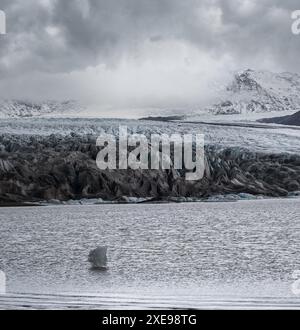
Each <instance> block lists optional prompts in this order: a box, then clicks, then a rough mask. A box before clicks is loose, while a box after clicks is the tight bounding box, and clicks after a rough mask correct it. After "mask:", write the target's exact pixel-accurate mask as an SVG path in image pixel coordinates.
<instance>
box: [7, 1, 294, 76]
mask: <svg viewBox="0 0 300 330" xmlns="http://www.w3.org/2000/svg"><path fill="white" fill-rule="evenodd" d="M0 9H3V10H4V11H5V12H6V14H7V21H8V34H7V36H5V37H0V38H1V39H0V80H1V79H2V80H3V79H8V78H9V79H12V77H16V78H17V77H18V76H21V75H24V74H27V73H35V74H38V73H39V72H40V73H42V74H45V73H48V74H63V73H69V72H71V71H80V70H84V69H86V68H87V67H93V66H97V65H99V64H103V65H105V66H106V67H107V68H108V70H114V69H116V68H117V67H118V64H119V62H120V61H121V60H122V59H124V57H125V58H126V57H131V58H134V57H135V56H136V55H137V53H138V50H139V48H140V47H142V45H143V43H145V42H147V41H149V42H151V43H163V42H167V41H170V40H171V41H174V40H175V41H176V42H178V43H182V44H183V45H185V44H186V45H192V46H193V47H196V48H197V49H199V50H201V51H202V52H204V53H206V54H207V56H212V57H214V58H215V59H216V60H218V58H220V59H221V58H222V57H223V56H224V55H227V56H228V57H230V58H232V61H233V62H234V63H235V66H236V67H237V68H238V67H241V68H242V67H244V66H251V67H254V68H256V67H260V68H261V66H263V65H265V66H266V69H270V67H271V66H272V68H274V67H276V68H278V70H289V71H294V72H295V71H297V72H300V62H299V60H298V57H299V54H300V37H296V36H294V35H292V33H291V30H290V29H291V18H290V14H291V11H292V10H296V9H300V4H299V0H287V1H280V0H260V1H259V0H211V1H209V0H202V1H201V0H186V1H182V0H72V1H65V0H39V1H37V0H35V1H34V0H26V1H24V0H0ZM174 57H176V54H174ZM187 62H188V61H187ZM268 66H269V67H268Z"/></svg>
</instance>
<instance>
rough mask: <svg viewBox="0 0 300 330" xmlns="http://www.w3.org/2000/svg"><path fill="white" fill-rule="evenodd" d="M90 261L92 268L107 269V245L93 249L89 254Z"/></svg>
mask: <svg viewBox="0 0 300 330" xmlns="http://www.w3.org/2000/svg"><path fill="white" fill-rule="evenodd" d="M88 261H89V262H90V263H91V264H92V268H94V269H100V270H106V269H107V246H99V247H98V248H97V249H95V250H92V251H91V252H90V254H89V258H88Z"/></svg>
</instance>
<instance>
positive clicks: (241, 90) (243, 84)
mask: <svg viewBox="0 0 300 330" xmlns="http://www.w3.org/2000/svg"><path fill="white" fill-rule="evenodd" d="M299 109H300V76H299V75H298V74H293V73H289V72H284V73H272V72H269V71H255V70H251V69H247V70H243V71H239V72H237V73H235V74H234V77H233V80H232V82H231V83H230V84H229V85H228V86H227V87H226V89H225V92H224V93H223V95H222V97H221V100H220V101H219V102H218V103H217V104H215V105H213V106H212V107H209V108H208V110H209V112H211V113H214V114H217V115H218V114H240V113H248V112H269V111H284V110H287V111H289V110H295V111H296V110H299Z"/></svg>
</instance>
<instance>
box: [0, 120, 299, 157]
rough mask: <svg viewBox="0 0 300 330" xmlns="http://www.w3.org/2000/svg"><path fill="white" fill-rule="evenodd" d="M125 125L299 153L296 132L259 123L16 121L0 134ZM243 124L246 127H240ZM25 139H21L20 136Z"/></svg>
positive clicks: (86, 131)
mask: <svg viewBox="0 0 300 330" xmlns="http://www.w3.org/2000/svg"><path fill="white" fill-rule="evenodd" d="M120 125H122V126H127V127H128V130H129V131H130V132H133V133H143V134H146V135H150V134H154V133H157V134H163V133H165V134H174V133H182V134H190V133H193V134H197V133H204V134H205V143H206V144H207V145H216V146H219V147H222V148H225V147H240V148H246V149H249V150H250V151H256V152H265V153H297V154H299V153H300V143H299V141H300V140H299V138H300V129H299V128H297V127H295V128H290V127H285V126H279V125H272V124H270V125H266V124H263V125H262V126H261V128H260V125H259V124H258V125H257V127H247V126H245V127H239V126H227V124H226V123H224V124H222V123H220V124H204V123H197V122H195V123H186V122H157V121H138V120H121V119H99V118H98V119H97V118H94V119H92V118H88V119H85V118H69V119H68V118H65V119H62V118H59V119H58V118H34V119H32V118H31V119H30V118H27V119H26V118H18V119H3V120H1V121H0V132H1V134H2V135H3V134H14V135H26V136H27V137H30V136H31V135H34V136H36V135H41V136H49V135H51V134H54V135H62V136H67V135H70V134H76V135H93V136H99V135H100V134H101V133H104V132H105V133H109V134H115V135H117V134H118V131H119V126H120ZM244 125H246V124H244ZM24 139H25V136H24Z"/></svg>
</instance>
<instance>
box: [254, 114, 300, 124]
mask: <svg viewBox="0 0 300 330" xmlns="http://www.w3.org/2000/svg"><path fill="white" fill-rule="evenodd" d="M259 122H261V123H274V124H281V125H291V126H300V111H298V112H296V113H295V114H293V115H290V116H282V117H274V118H266V119H261V120H259Z"/></svg>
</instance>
